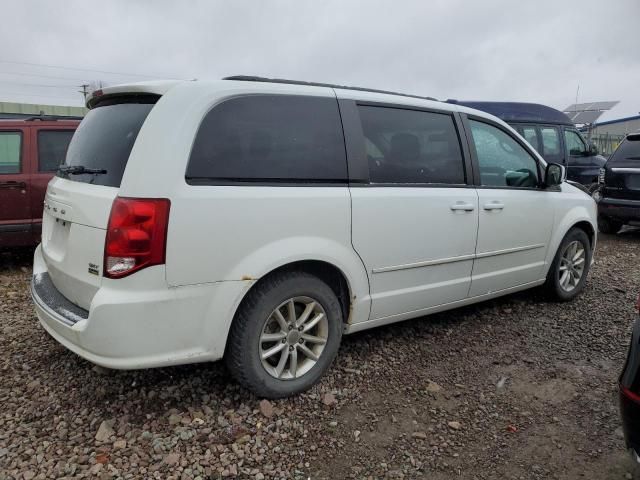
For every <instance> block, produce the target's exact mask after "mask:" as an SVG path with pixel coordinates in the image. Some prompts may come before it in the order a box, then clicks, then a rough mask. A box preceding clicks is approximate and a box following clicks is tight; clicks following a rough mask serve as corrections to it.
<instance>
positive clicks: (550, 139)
mask: <svg viewBox="0 0 640 480" xmlns="http://www.w3.org/2000/svg"><path fill="white" fill-rule="evenodd" d="M540 135H542V149H543V156H558V155H560V135H559V134H558V129H557V128H554V127H541V128H540Z"/></svg>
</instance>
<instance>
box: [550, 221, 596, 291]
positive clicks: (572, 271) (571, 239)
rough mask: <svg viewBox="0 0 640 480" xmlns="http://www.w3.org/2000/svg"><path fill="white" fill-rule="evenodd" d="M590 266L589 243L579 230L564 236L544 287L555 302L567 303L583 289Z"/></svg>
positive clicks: (587, 238) (574, 229) (573, 230)
mask: <svg viewBox="0 0 640 480" xmlns="http://www.w3.org/2000/svg"><path fill="white" fill-rule="evenodd" d="M590 266H591V242H590V241H589V237H588V236H587V234H586V233H585V232H584V230H582V229H580V228H572V229H571V230H569V232H568V233H567V234H566V235H565V237H564V239H563V240H562V243H560V247H558V250H557V252H556V255H555V257H554V259H553V263H552V264H551V268H549V273H548V274H547V281H546V287H547V290H548V291H549V293H550V294H551V295H552V296H553V297H554V298H555V299H557V300H560V301H568V300H571V299H573V298H574V297H575V296H577V295H578V294H579V293H580V292H581V291H582V290H583V289H584V284H585V282H586V280H587V275H588V274H589V268H590Z"/></svg>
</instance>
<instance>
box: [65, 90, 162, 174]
mask: <svg viewBox="0 0 640 480" xmlns="http://www.w3.org/2000/svg"><path fill="white" fill-rule="evenodd" d="M156 101H157V97H155V96H153V97H152V96H149V97H142V98H135V99H134V100H131V101H126V103H112V102H110V103H106V104H102V105H99V106H97V107H95V108H94V109H92V110H90V111H89V113H88V114H87V116H86V117H84V119H83V120H82V122H81V123H80V126H79V127H78V129H77V130H76V132H75V134H74V135H73V138H72V140H71V143H70V144H69V149H68V150H67V158H66V161H65V165H69V166H83V167H85V168H90V169H97V170H106V171H107V173H103V174H81V175H69V177H68V178H69V179H70V180H75V181H78V182H84V183H92V184H95V185H105V186H108V187H119V186H120V183H121V182H122V175H123V174H124V169H125V167H126V166H127V161H128V160H129V154H130V153H131V149H132V148H133V144H134V143H135V141H136V137H137V136H138V132H139V131H140V128H142V124H143V123H144V121H145V119H146V118H147V115H149V112H150V111H151V109H152V108H153V104H154V103H155V102H156ZM58 175H59V176H63V175H62V174H61V173H58Z"/></svg>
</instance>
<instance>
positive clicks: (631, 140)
mask: <svg viewBox="0 0 640 480" xmlns="http://www.w3.org/2000/svg"><path fill="white" fill-rule="evenodd" d="M611 160H612V161H616V160H640V133H636V134H632V135H629V136H627V138H625V139H624V140H623V141H622V143H621V144H620V145H619V146H618V148H617V149H616V151H615V152H613V154H612V155H611Z"/></svg>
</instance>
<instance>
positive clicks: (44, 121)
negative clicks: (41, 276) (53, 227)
mask: <svg viewBox="0 0 640 480" xmlns="http://www.w3.org/2000/svg"><path fill="white" fill-rule="evenodd" d="M79 123H80V120H79V119H77V120H63V119H55V118H50V117H34V118H32V119H26V120H0V247H14V246H22V245H35V244H37V243H38V242H39V241H40V231H41V227H42V203H43V202H44V195H45V192H46V190H47V183H49V180H50V179H51V177H53V175H55V173H56V170H57V169H58V166H59V165H60V164H61V163H63V162H64V157H65V155H66V153H67V147H68V146H69V142H70V141H71V137H72V136H73V132H74V131H75V129H76V128H77V127H78V124H79Z"/></svg>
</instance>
